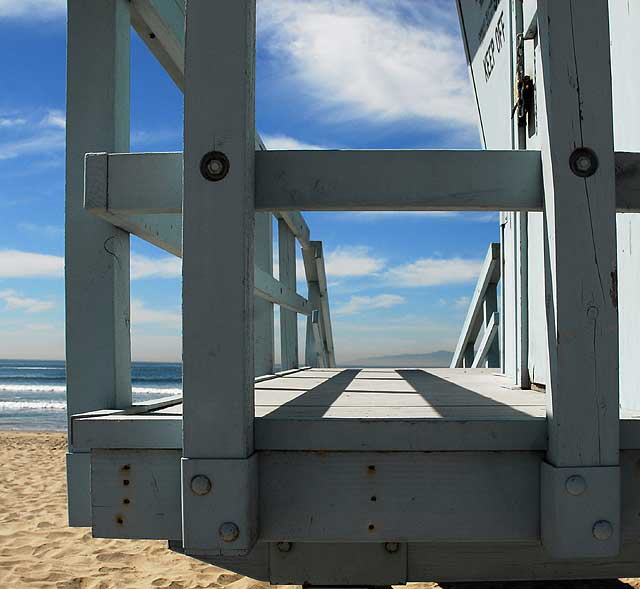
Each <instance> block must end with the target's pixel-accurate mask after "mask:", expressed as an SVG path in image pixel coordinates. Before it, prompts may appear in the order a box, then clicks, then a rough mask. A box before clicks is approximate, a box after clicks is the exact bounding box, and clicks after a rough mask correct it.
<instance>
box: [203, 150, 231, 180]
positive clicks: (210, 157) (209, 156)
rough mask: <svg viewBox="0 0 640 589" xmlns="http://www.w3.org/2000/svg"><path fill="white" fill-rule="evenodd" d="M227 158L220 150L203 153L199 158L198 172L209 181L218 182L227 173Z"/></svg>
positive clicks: (228, 165)
mask: <svg viewBox="0 0 640 589" xmlns="http://www.w3.org/2000/svg"><path fill="white" fill-rule="evenodd" d="M229 167H230V164H229V158H228V157H227V156H226V155H225V154H224V153H222V152H221V151H210V152H208V153H205V154H204V156H202V159H201V160H200V173H201V174H202V176H203V177H204V178H206V179H207V180H209V181H210V182H219V181H220V180H222V179H223V178H224V177H225V176H226V175H227V174H228V173H229Z"/></svg>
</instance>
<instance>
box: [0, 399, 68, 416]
mask: <svg viewBox="0 0 640 589" xmlns="http://www.w3.org/2000/svg"><path fill="white" fill-rule="evenodd" d="M66 408H67V404H66V403H65V402H64V401H0V413H1V412H9V413H10V412H13V411H21V410H22V411H24V410H25V409H32V410H38V411H64V410H65V409H66Z"/></svg>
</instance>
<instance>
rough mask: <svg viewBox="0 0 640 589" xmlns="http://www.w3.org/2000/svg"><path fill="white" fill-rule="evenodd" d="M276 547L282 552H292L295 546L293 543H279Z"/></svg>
mask: <svg viewBox="0 0 640 589" xmlns="http://www.w3.org/2000/svg"><path fill="white" fill-rule="evenodd" d="M276 546H277V547H278V550H279V551H280V552H291V549H292V548H293V544H291V542H278V543H277V544H276Z"/></svg>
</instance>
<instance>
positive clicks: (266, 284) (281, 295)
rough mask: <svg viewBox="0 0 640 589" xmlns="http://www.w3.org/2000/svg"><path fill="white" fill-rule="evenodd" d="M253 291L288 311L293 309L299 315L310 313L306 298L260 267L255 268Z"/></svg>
mask: <svg viewBox="0 0 640 589" xmlns="http://www.w3.org/2000/svg"><path fill="white" fill-rule="evenodd" d="M255 291H256V296H259V297H260V298H263V299H265V300H267V301H270V302H272V303H275V304H276V305H280V306H281V307H283V308H284V309H288V310H289V311H295V312H296V313H300V314H301V315H309V314H310V313H311V308H310V306H309V302H308V301H307V299H305V298H304V297H301V296H300V295H299V294H298V293H296V292H295V291H294V290H293V289H291V288H289V287H287V286H285V285H284V284H282V283H281V282H279V281H278V280H276V279H275V278H274V277H273V276H271V274H269V273H268V272H265V271H264V270H261V269H260V268H255Z"/></svg>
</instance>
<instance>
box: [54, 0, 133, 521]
mask: <svg viewBox="0 0 640 589" xmlns="http://www.w3.org/2000/svg"><path fill="white" fill-rule="evenodd" d="M129 30H130V16H129V2H127V0H101V1H100V2H85V1H84V0H69V3H68V46H67V155H66V209H65V214H66V221H65V257H66V264H65V286H66V366H67V413H68V416H69V417H70V416H71V415H74V414H77V413H84V412H88V411H94V410H97V409H119V408H126V407H128V406H130V405H131V352H130V350H131V348H130V340H129V235H128V234H127V233H125V232H124V231H122V230H120V229H117V228H116V227H113V226H112V225H111V224H109V223H105V222H104V221H101V220H99V219H96V218H94V217H93V216H92V215H91V214H90V213H88V212H87V211H85V210H84V209H83V200H84V155H85V154H86V153H88V152H95V151H110V152H114V151H125V152H126V151H129ZM69 431H71V429H69ZM80 450H81V449H80ZM67 474H68V481H69V489H70V493H69V523H70V525H72V526H79V525H82V526H89V525H91V504H90V492H89V489H90V487H89V485H90V454H89V453H87V452H74V448H73V447H72V446H70V453H69V454H68V455H67Z"/></svg>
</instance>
